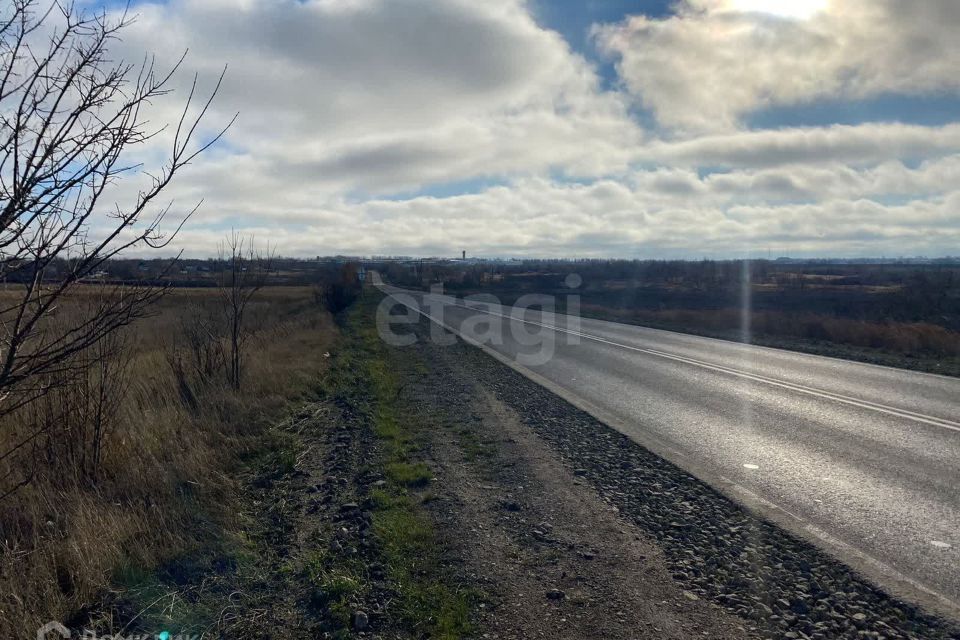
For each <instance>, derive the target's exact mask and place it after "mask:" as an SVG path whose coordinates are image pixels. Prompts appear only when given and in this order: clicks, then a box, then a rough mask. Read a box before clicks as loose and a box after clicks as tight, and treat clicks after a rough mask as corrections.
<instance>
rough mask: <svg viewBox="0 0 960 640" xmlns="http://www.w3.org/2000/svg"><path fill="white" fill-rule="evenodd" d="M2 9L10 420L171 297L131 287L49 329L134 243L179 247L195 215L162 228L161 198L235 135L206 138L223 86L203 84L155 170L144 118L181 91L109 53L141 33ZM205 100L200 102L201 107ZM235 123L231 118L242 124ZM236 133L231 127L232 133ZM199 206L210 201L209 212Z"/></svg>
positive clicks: (3, 258) (21, 2)
mask: <svg viewBox="0 0 960 640" xmlns="http://www.w3.org/2000/svg"><path fill="white" fill-rule="evenodd" d="M4 4H6V7H5V8H0V279H2V280H3V282H5V283H13V285H12V287H11V290H8V291H4V292H3V295H2V296H0V415H4V414H7V413H9V412H11V411H13V410H15V409H17V408H18V407H21V406H24V405H25V404H27V403H29V402H31V401H32V400H33V399H35V398H37V397H38V396H40V395H43V394H44V393H45V392H46V391H47V390H48V389H49V386H50V384H52V381H54V380H60V379H62V376H63V374H64V372H65V371H68V370H69V369H71V368H75V367H78V366H81V367H82V366H83V363H82V358H81V359H78V358H77V357H76V356H77V355H78V354H83V353H85V352H86V351H87V350H88V349H89V348H90V347H92V346H94V345H96V344H98V343H99V342H100V341H101V340H102V339H103V338H104V336H106V335H108V334H110V333H111V332H113V331H114V330H116V329H118V328H119V327H122V326H124V325H126V324H128V323H130V322H131V321H132V320H133V319H135V318H137V317H138V316H140V315H142V314H143V313H144V312H145V309H146V308H147V307H148V305H150V303H152V302H153V301H154V300H155V299H156V298H157V296H158V295H160V293H161V292H162V291H161V290H160V289H157V288H154V287H147V286H142V287H127V288H124V289H123V290H122V291H121V290H119V289H118V290H115V291H114V292H113V294H112V295H105V296H102V297H101V299H100V300H101V301H100V303H99V304H98V305H97V307H96V308H95V309H93V311H92V312H91V313H87V314H85V315H83V316H82V317H78V318H77V319H76V320H75V321H74V322H71V323H63V322H60V323H53V322H48V320H49V319H50V318H51V317H53V316H55V315H56V314H57V313H58V309H59V308H60V307H61V305H62V304H63V303H64V302H65V301H66V300H67V299H68V296H69V294H71V293H72V292H74V291H75V290H76V288H77V287H78V285H80V284H81V283H82V282H83V281H84V279H86V278H89V277H90V276H91V275H93V274H95V273H96V272H97V271H99V270H100V269H102V268H103V266H104V264H105V262H106V261H108V260H109V259H110V258H112V257H114V256H117V255H118V254H119V253H120V252H122V251H125V250H127V249H131V248H133V247H141V248H143V247H147V248H160V247H164V246H167V244H168V243H169V242H170V241H171V239H172V238H173V236H174V235H176V233H177V232H178V231H179V229H180V227H182V225H183V221H185V220H186V219H187V218H188V217H189V215H190V214H192V213H193V211H195V210H196V208H194V209H192V210H188V211H185V212H184V214H185V215H183V216H182V218H181V220H180V222H179V223H178V224H175V225H173V227H174V228H173V229H172V231H166V232H165V231H163V230H162V229H161V227H162V226H164V227H166V226H168V225H163V223H164V220H165V218H166V216H167V215H168V214H169V213H170V211H171V203H166V204H159V203H157V202H155V201H156V200H157V198H158V196H159V195H160V193H161V192H162V191H163V190H164V188H166V187H167V186H168V185H169V184H170V181H171V180H172V179H173V177H174V175H175V174H176V173H177V172H178V171H179V170H180V169H182V168H183V167H184V166H186V165H187V164H189V163H190V162H191V161H192V160H193V159H194V158H195V157H196V156H197V155H198V154H199V153H201V152H203V151H204V150H205V149H207V148H208V147H209V146H210V145H212V144H214V143H215V142H216V141H217V140H218V139H219V138H220V136H222V135H223V133H224V132H225V131H226V128H223V129H220V130H218V132H215V133H214V135H209V136H207V137H206V139H205V142H204V143H203V144H196V143H194V142H193V140H194V138H196V137H198V135H200V134H198V127H199V126H200V123H201V121H202V120H203V119H204V117H205V116H206V114H207V112H208V110H209V108H210V105H211V102H212V100H213V98H214V96H215V95H216V94H217V91H218V90H219V87H220V82H221V81H222V79H223V75H222V74H221V76H220V79H219V80H218V81H217V83H216V86H215V87H214V89H213V91H212V92H211V94H210V96H209V97H208V98H207V99H206V100H201V101H196V100H195V92H196V89H197V78H196V77H194V79H193V86H192V88H191V90H190V92H189V95H188V97H187V98H186V104H185V106H184V109H183V111H182V113H181V115H180V117H179V120H178V121H177V122H176V123H175V129H174V128H172V127H171V129H170V131H169V132H168V133H169V134H172V135H171V136H170V138H171V142H170V145H171V146H170V148H169V157H168V159H167V161H166V162H165V163H164V164H163V165H162V166H159V167H155V168H152V169H149V170H148V169H147V168H144V167H142V166H141V165H139V164H135V163H131V162H130V161H129V160H128V157H129V155H128V154H129V152H130V151H131V150H136V149H138V148H142V147H143V146H144V145H146V143H148V142H150V141H155V142H157V143H159V142H160V138H159V137H157V136H158V134H160V133H161V132H163V131H164V130H165V128H160V129H155V128H154V129H150V128H149V127H150V125H149V123H148V122H147V120H146V116H145V110H146V108H147V106H148V105H149V104H150V103H151V102H152V101H154V100H155V99H157V98H159V97H161V96H164V95H166V94H167V93H169V92H170V89H171V87H170V85H171V83H172V78H173V76H174V74H175V72H176V71H177V69H178V67H179V66H180V64H181V63H182V61H183V58H182V57H181V58H180V60H179V61H177V62H176V64H174V65H173V67H172V69H171V70H169V71H168V72H159V71H157V69H156V67H155V62H154V60H153V59H152V58H149V57H148V58H145V59H144V61H143V62H142V63H140V64H136V65H132V64H128V63H125V62H123V61H119V62H117V61H114V60H112V59H111V57H110V55H109V46H110V44H111V43H112V42H113V41H114V40H115V39H116V38H117V36H118V34H119V32H120V31H121V30H122V29H124V28H125V27H126V26H128V25H129V24H130V23H131V18H130V17H128V15H127V14H126V13H124V14H123V15H122V16H120V17H119V18H116V19H112V18H110V17H108V15H107V14H106V13H105V12H101V13H93V14H91V13H84V12H80V11H77V10H75V9H74V8H73V7H72V6H65V5H63V4H61V3H60V2H56V1H54V2H53V3H52V4H50V5H49V7H46V8H44V7H41V6H39V2H38V0H7V2H6V3H4ZM195 102H197V103H196V104H194V103H195ZM230 124H232V120H231V122H230ZM230 124H228V125H227V127H229V126H230ZM138 172H142V173H143V174H145V175H146V176H147V177H148V181H147V184H146V185H145V186H143V187H142V188H140V189H139V191H138V193H137V195H136V196H132V197H131V198H130V199H129V201H127V202H126V203H110V206H109V209H104V207H103V204H105V203H102V202H101V201H102V200H104V194H105V192H107V190H108V187H110V186H111V185H113V184H115V183H116V182H117V181H118V180H119V179H120V178H121V177H123V176H125V175H129V174H131V173H138ZM198 206H199V205H198Z"/></svg>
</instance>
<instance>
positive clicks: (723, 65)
mask: <svg viewBox="0 0 960 640" xmlns="http://www.w3.org/2000/svg"><path fill="white" fill-rule="evenodd" d="M724 1H725V2H726V0H724ZM736 1H737V2H740V1H741V0H736ZM752 1H754V0H751V2H752ZM922 4H923V3H922ZM929 4H930V7H940V8H941V10H942V12H943V15H940V16H929V15H928V16H927V17H925V18H922V19H921V18H919V17H917V16H901V18H902V19H904V20H906V21H911V20H912V21H914V22H917V21H919V22H924V20H925V21H926V23H940V24H949V21H950V20H951V19H953V18H952V14H953V12H952V10H950V6H952V5H948V4H946V3H941V2H936V1H932V2H930V3H929ZM840 6H841V4H840V3H839V0H835V1H834V2H833V4H831V8H830V9H829V10H828V11H827V12H826V13H823V14H819V15H814V17H812V18H811V19H810V20H809V21H808V22H801V21H796V20H792V19H791V20H786V19H784V18H782V17H772V16H769V15H767V16H763V15H761V14H756V13H751V14H749V15H747V14H744V13H743V12H740V11H732V10H731V9H730V5H721V4H720V3H719V0H717V1H714V0H710V1H709V2H708V0H696V4H694V3H693V0H691V1H690V2H688V3H687V4H686V5H683V6H682V9H681V11H680V14H679V15H678V16H676V17H674V18H669V19H666V20H649V19H646V18H634V19H632V20H630V21H627V22H625V23H623V24H621V25H617V26H614V27H606V28H604V29H603V30H601V31H600V32H599V35H598V39H599V41H600V42H602V43H604V45H605V46H607V47H608V49H609V50H611V51H616V52H617V53H620V54H621V55H623V59H622V61H621V64H620V67H619V68H620V70H621V72H622V73H623V74H624V78H623V79H624V82H625V83H626V85H627V86H628V87H629V89H630V90H631V91H633V92H635V93H636V94H637V95H639V96H641V97H642V99H643V100H644V101H646V102H647V104H649V105H651V107H652V108H654V109H655V110H656V112H657V115H658V117H659V118H660V119H661V121H663V122H666V123H668V124H670V125H672V126H676V127H679V128H680V129H682V130H683V132H685V133H687V134H690V133H692V132H695V131H700V130H707V131H708V132H709V133H706V134H704V133H703V132H702V131H700V134H699V135H697V136H692V135H689V136H683V135H676V132H670V135H666V136H661V137H659V138H658V137H656V136H655V135H653V134H651V133H650V132H644V131H643V130H642V129H641V128H640V126H638V125H637V124H636V123H635V122H633V121H632V120H631V118H630V116H629V110H628V105H629V103H630V96H627V95H625V94H623V93H620V92H609V91H603V90H601V89H600V88H599V81H598V78H597V74H596V72H595V70H594V69H593V68H592V67H591V66H590V64H589V63H588V62H586V61H585V60H584V59H583V58H582V57H581V56H579V55H577V54H575V53H572V52H571V51H570V49H569V47H568V46H567V44H566V43H565V42H564V41H563V40H562V39H561V38H560V37H559V36H558V35H557V34H556V33H553V32H551V31H548V30H545V29H543V28H541V27H540V26H538V25H537V24H536V23H535V22H534V21H533V19H532V18H531V16H530V14H529V12H528V11H527V8H526V5H525V4H524V3H523V2H522V1H521V0H491V1H488V2H473V1H468V0H449V1H446V2H435V1H433V0H407V1H406V2H403V3H400V2H391V1H388V0H307V1H303V2H301V1H299V0H172V1H171V2H170V3H166V4H163V3H161V4H151V5H145V6H142V7H140V8H139V11H140V12H141V14H142V15H141V18H140V20H139V21H138V22H137V24H136V25H135V27H134V28H133V29H132V30H131V31H130V32H128V33H127V34H126V37H125V40H124V42H123V45H122V46H123V50H124V51H125V52H126V53H127V54H128V57H131V58H137V59H138V58H139V57H140V55H141V54H142V51H143V50H150V51H157V52H160V53H164V54H169V55H171V56H172V55H175V53H176V52H179V51H180V50H182V49H185V48H188V47H189V48H190V50H191V54H190V57H189V58H188V62H187V68H191V67H198V68H199V70H200V73H201V85H204V86H209V85H210V81H211V79H212V78H214V77H215V75H216V74H218V73H219V70H220V67H221V65H222V64H223V63H227V62H229V64H230V71H229V74H228V77H227V82H226V84H225V85H224V91H223V93H222V94H221V95H220V96H219V99H218V100H217V102H216V112H215V113H214V114H213V118H212V119H211V122H216V121H218V120H220V121H223V120H224V119H226V118H227V117H228V116H229V115H230V114H232V112H233V111H237V110H239V111H240V112H241V115H240V119H239V121H238V123H237V125H236V126H235V127H234V128H233V129H232V130H231V131H230V132H229V134H228V137H227V141H226V142H227V144H226V145H225V146H223V147H221V148H219V149H216V150H213V151H211V153H209V154H207V155H205V156H203V157H202V158H201V159H200V160H199V161H198V162H197V163H195V165H194V166H192V167H189V168H188V170H187V171H185V172H183V173H182V174H181V175H180V176H179V178H178V180H177V181H176V182H175V183H174V185H173V186H172V188H171V189H170V190H169V192H168V193H167V194H166V195H169V196H173V197H175V198H176V199H177V201H178V202H180V203H182V204H184V205H192V204H193V203H194V202H196V201H197V200H199V199H201V198H203V199H204V200H205V203H204V206H203V208H202V209H201V210H200V213H199V214H198V215H197V216H196V218H195V219H194V220H193V221H192V222H191V224H190V225H188V227H187V228H186V230H185V231H184V232H183V234H182V235H181V236H180V237H179V238H178V240H177V246H178V247H182V248H184V249H186V250H187V251H188V253H190V254H191V255H201V256H202V255H209V254H210V253H211V252H212V251H213V250H214V248H215V247H216V244H217V241H218V240H219V239H220V238H221V237H222V235H223V233H224V230H225V229H227V228H229V227H235V228H237V229H239V230H241V231H244V232H250V233H254V234H256V235H257V236H258V237H260V238H261V239H262V240H267V239H269V240H270V242H271V243H272V244H273V245H275V246H276V247H277V248H278V250H279V251H281V252H282V253H284V254H287V255H309V256H312V255H317V254H327V253H359V254H374V253H394V254H414V255H425V254H447V255H450V254H454V253H458V252H459V250H460V249H463V248H466V249H467V250H468V251H469V252H470V253H471V254H474V255H477V254H486V255H554V256H631V257H633V256H640V257H644V256H677V255H681V256H688V257H699V256H702V255H713V256H718V257H719V256H734V255H742V254H744V253H749V252H757V251H762V252H764V254H765V251H766V249H771V250H774V251H777V252H778V253H779V252H781V251H782V252H793V253H797V252H799V253H803V254H811V253H818V254H832V255H841V254H843V255H850V254H853V255H877V254H887V255H899V254H904V253H907V254H921V253H926V254H931V255H932V254H946V253H955V247H956V246H958V241H960V216H958V212H960V209H958V205H960V186H958V185H960V124H950V125H947V126H943V127H924V126H911V125H905V124H899V123H875V124H862V125H857V126H831V127H818V128H795V129H782V130H766V131H741V130H738V129H737V128H736V127H737V126H738V122H739V118H740V117H741V116H742V115H743V114H744V113H746V112H748V111H750V110H753V109H756V108H757V107H758V106H762V105H764V104H774V103H782V102H790V101H804V100H809V99H812V98H813V97H816V96H823V95H840V96H857V95H868V94H871V92H878V91H887V90H904V91H907V90H909V91H927V90H932V88H934V87H955V86H957V85H956V83H957V82H958V80H957V79H956V78H954V77H953V76H952V75H951V76H950V77H947V76H948V74H947V73H946V71H945V69H946V67H945V66H943V63H942V61H939V60H934V61H927V60H926V58H927V57H936V56H933V55H931V54H930V53H929V51H930V50H931V48H932V49H933V50H937V51H938V54H939V49H941V48H942V49H944V50H945V51H947V53H949V52H950V51H949V50H950V47H952V46H953V45H952V44H950V46H949V47H948V46H947V43H944V42H942V39H940V36H939V35H938V34H939V33H940V32H939V31H937V32H936V33H933V34H931V35H929V41H925V42H926V44H924V43H923V42H921V43H920V44H917V45H915V46H916V48H917V49H918V50H920V51H923V50H925V47H926V50H927V51H928V54H927V55H926V56H924V55H920V56H919V58H916V59H914V61H913V62H912V64H914V65H916V68H917V69H923V70H924V73H927V74H929V77H925V78H921V79H918V78H911V77H908V76H909V74H906V72H905V71H904V70H903V69H899V67H897V65H896V64H895V61H893V60H892V59H888V58H891V57H896V56H895V55H894V54H893V53H890V54H887V53H884V54H883V55H882V56H880V57H878V58H877V59H876V61H874V62H872V63H871V64H873V65H874V66H873V67H871V66H869V65H868V64H867V62H864V61H863V60H862V58H861V57H858V56H859V54H858V55H857V56H852V57H851V58H850V60H851V61H852V62H851V64H852V65H853V66H850V67H846V66H844V67H843V68H842V69H840V70H839V71H837V69H836V68H835V58H836V56H838V55H840V54H839V53H837V51H836V46H837V43H836V42H834V40H837V39H838V38H839V39H841V40H842V39H843V38H847V39H852V40H853V41H865V39H866V40H870V38H872V37H874V36H873V35H869V34H874V33H875V32H876V30H877V29H879V27H878V26H877V25H886V24H887V21H888V20H889V19H891V16H895V15H896V12H897V11H900V9H898V7H897V6H894V5H892V4H885V3H876V4H870V3H867V2H866V1H865V0H856V1H854V2H850V3H849V4H847V3H844V4H842V7H844V9H843V10H842V11H841V10H840V9H839V8H837V7H840ZM870 7H874V8H873V9H870ZM930 7H926V4H925V7H924V8H922V9H917V11H916V13H917V14H918V15H919V14H927V13H929V12H930V11H932V9H930ZM908 13H909V12H908ZM853 16H856V17H857V18H858V19H857V20H854V18H853ZM898 19H899V18H898ZM858 20H860V21H862V24H861V22H859V21H858ZM844 21H846V22H844ZM841 23H843V24H841ZM911 24H913V23H911ZM758 25H759V26H758ZM844 25H845V26H844ZM870 25H873V26H872V27H871V26H870ZM715 28H716V29H715ZM871 29H872V30H871ZM888 30H893V31H896V29H894V28H893V27H889V25H888ZM864 34H868V35H869V37H868V36H867V35H864ZM910 34H913V35H910ZM841 35H843V38H840V36H841ZM894 36H895V37H893V36H892V37H893V40H892V41H891V43H892V45H891V46H894V47H901V48H902V47H906V46H908V45H907V44H904V39H909V38H919V35H917V31H916V28H915V26H908V27H905V30H904V33H899V32H898V33H896V34H894ZM698 38H705V39H704V40H702V41H701V40H698ZM811 38H813V39H811ZM817 38H820V39H822V42H821V41H820V40H817ZM858 39H859V40H858ZM744 42H746V43H747V44H748V45H749V47H753V49H749V47H748V49H747V50H744V49H743V48H742V47H743V46H745V45H744ZM844 42H846V40H844ZM644 44H645V45H647V46H648V50H646V51H643V50H642V49H643V47H642V46H641V45H644ZM844 46H848V45H847V44H844ZM851 46H852V45H851ZM863 46H867V45H866V44H863ZM909 46H910V47H914V45H913V44H911V45H909ZM738 47H740V48H739V49H738ZM911 50H913V49H911ZM841 53H842V52H841ZM950 55H952V54H950ZM793 56H796V60H794V59H793ZM948 57H949V56H948ZM821 58H823V59H822V60H821ZM644 65H646V66H650V67H656V68H650V69H640V68H639V67H641V66H644ZM831 65H834V66H831ZM898 69H899V70H898ZM820 74H823V75H822V77H821V75H820ZM183 79H184V80H187V79H188V78H186V77H184V78H183ZM699 83H704V84H703V85H702V86H701V85H700V84H699ZM951 83H953V84H951ZM180 96H181V97H182V93H181V94H180ZM175 106H177V103H176V102H175V101H171V102H169V103H162V104H159V105H157V112H156V113H155V114H154V117H155V118H156V119H157V121H163V120H169V119H171V118H175V113H176V112H175V110H174V107H175ZM155 142H156V144H163V143H165V142H166V140H165V139H164V137H163V136H161V137H159V138H157V140H156V141H155ZM156 151H157V148H152V149H151V152H154V153H155V152H156ZM571 178H577V180H576V181H574V180H571ZM485 179H489V180H485ZM461 181H462V182H469V183H471V184H472V186H471V189H472V190H477V191H478V192H476V193H468V194H465V195H457V196H452V197H427V196H419V197H405V198H399V197H398V196H397V195H396V194H398V193H412V192H416V191H417V190H418V189H421V188H423V187H429V186H432V185H438V184H443V183H451V182H461ZM485 182H489V183H494V184H498V185H499V186H495V187H492V188H484V189H480V188H479V187H478V186H477V185H479V184H483V183H485ZM133 186H134V185H133V181H130V182H128V183H126V184H124V185H122V187H121V190H125V191H127V192H129V190H130V189H131V188H133ZM117 193H119V191H118V192H117ZM390 196H393V197H394V198H396V199H390Z"/></svg>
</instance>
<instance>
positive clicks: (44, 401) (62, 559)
mask: <svg viewBox="0 0 960 640" xmlns="http://www.w3.org/2000/svg"><path fill="white" fill-rule="evenodd" d="M4 295H12V294H11V292H9V291H5V292H0V296H4ZM98 295H101V292H100V290H99V288H97V287H94V286H91V287H89V288H83V289H82V290H81V291H79V292H78V293H76V294H74V295H73V296H72V297H71V299H70V300H69V301H68V302H67V303H66V304H64V305H63V306H62V308H61V309H59V310H58V315H59V316H60V318H59V320H60V321H75V319H76V317H77V316H78V315H79V314H82V313H83V311H82V310H83V308H84V305H85V304H89V302H90V300H91V299H95V298H96V296H98ZM219 296H220V293H219V291H218V290H216V289H173V290H170V291H169V292H168V293H167V294H166V295H165V296H164V297H162V298H161V299H160V301H159V302H158V303H157V304H155V305H154V307H153V313H152V315H150V316H149V317H146V318H142V319H139V320H137V321H135V322H134V323H133V324H131V325H129V326H127V327H125V328H124V329H123V330H121V331H120V332H119V333H118V334H115V335H114V336H112V337H110V338H107V339H106V340H104V341H102V342H103V344H98V345H96V346H95V347H94V349H93V352H94V354H93V356H94V357H93V358H90V359H88V361H87V365H86V366H85V370H84V373H83V374H82V375H80V376H73V377H70V378H67V377H66V376H64V377H63V378H62V379H59V380H57V379H51V380H49V383H50V389H49V392H48V393H47V394H46V395H45V396H43V397H42V398H41V399H40V400H38V401H36V402H33V403H31V404H30V405H29V406H27V407H25V408H23V409H22V410H19V411H17V412H16V413H14V414H12V415H8V416H6V417H4V418H3V420H2V423H0V479H2V481H3V483H4V486H3V487H2V489H0V495H2V494H4V493H7V492H8V491H12V493H10V494H9V495H7V496H6V497H5V498H3V499H2V501H0V544H2V547H0V637H4V638H15V637H34V636H33V634H35V633H36V629H37V628H38V626H39V625H41V624H43V623H45V622H47V621H49V620H67V619H69V617H70V616H71V615H74V614H76V613H77V612H78V611H82V610H83V609H84V608H85V607H89V606H92V605H94V604H95V603H96V602H97V601H98V599H99V598H101V597H102V595H103V593H104V592H105V590H107V589H109V588H110V586H111V584H113V583H114V581H115V577H116V575H117V574H118V572H121V571H123V570H125V569H129V568H131V567H133V568H136V567H146V568H150V567H154V566H157V565H158V564H160V563H162V562H164V561H166V560H168V559H170V558H173V557H176V556H177V555H179V554H182V553H184V552H186V551H189V550H190V549H192V548H196V547H197V546H199V545H203V544H204V543H205V541H206V540H208V539H210V538H211V537H216V536H217V535H218V532H219V531H221V530H222V528H223V526H224V525H225V524H228V523H229V520H230V518H231V514H230V512H229V510H228V509H227V508H226V506H225V505H227V504H229V497H230V495H231V492H232V491H234V486H233V484H234V481H233V480H232V479H231V469H232V468H234V467H235V466H236V465H237V464H238V461H240V460H241V459H242V458H243V456H244V455H245V454H246V453H249V452H250V449H251V448H252V447H255V446H256V442H257V441H258V437H259V436H260V435H262V430H263V429H264V428H265V426H266V425H268V424H270V423H271V421H273V420H276V419H277V417H278V416H280V415H282V414H283V412H284V410H285V408H287V407H288V406H289V402H290V401H291V400H292V399H295V398H296V397H297V396H298V395H300V394H303V393H306V392H307V391H308V390H309V389H310V388H311V384H312V383H314V382H315V380H316V378H317V375H318V373H319V372H320V371H321V370H322V368H323V366H324V363H325V358H324V352H325V350H326V349H327V348H328V347H329V345H330V343H331V341H332V339H333V337H334V335H335V334H336V327H335V324H334V323H333V321H332V318H331V316H330V315H329V314H328V313H327V312H326V311H325V310H324V309H323V306H322V305H321V304H320V301H319V299H318V296H316V295H315V293H314V290H313V289H311V288H308V287H272V288H271V287H267V288H264V289H262V290H261V291H260V292H258V295H257V296H256V297H254V298H253V301H252V302H251V305H250V308H249V311H248V319H247V324H248V326H249V328H250V334H249V339H248V341H247V343H246V348H245V352H244V369H243V379H242V387H241V389H240V390H239V391H236V390H234V389H232V388H231V386H230V385H229V384H228V381H227V378H226V375H225V371H224V348H225V345H226V342H225V338H224V337H223V336H224V334H223V332H222V325H223V317H222V315H223V314H222V311H221V305H222V303H221V300H220V298H219ZM98 355H99V356H102V357H97V356H98Z"/></svg>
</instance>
